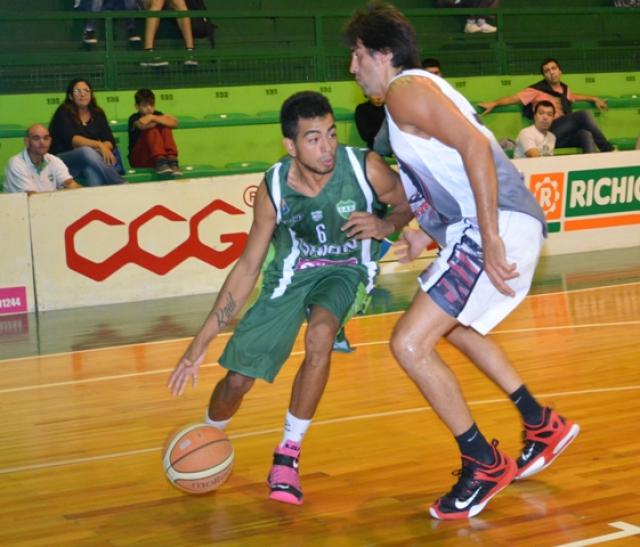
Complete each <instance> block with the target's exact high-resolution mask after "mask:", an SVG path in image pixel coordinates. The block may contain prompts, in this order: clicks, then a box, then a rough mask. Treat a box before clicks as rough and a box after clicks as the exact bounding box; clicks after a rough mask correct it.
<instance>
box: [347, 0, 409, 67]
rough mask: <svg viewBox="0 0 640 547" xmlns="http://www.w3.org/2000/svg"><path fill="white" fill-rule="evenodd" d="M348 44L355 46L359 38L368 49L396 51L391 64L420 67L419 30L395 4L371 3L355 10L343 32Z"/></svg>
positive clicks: (351, 46)
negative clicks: (417, 40) (417, 38)
mask: <svg viewBox="0 0 640 547" xmlns="http://www.w3.org/2000/svg"><path fill="white" fill-rule="evenodd" d="M344 39H345V42H346V44H347V45H348V46H349V47H350V48H353V47H355V46H356V44H357V42H358V40H360V41H361V42H362V45H363V46H364V47H366V48H367V49H369V50H373V51H381V52H388V51H390V52H391V53H393V58H392V60H391V64H392V65H393V66H394V67H400V68H420V55H419V53H418V45H417V42H416V31H415V29H414V28H413V25H412V24H411V23H410V22H409V20H408V19H407V18H406V17H405V16H404V15H403V14H402V13H401V12H400V11H399V10H398V9H397V8H396V7H394V6H392V5H390V4H385V3H383V2H377V1H376V2H370V3H369V4H368V5H367V6H366V7H365V8H363V9H360V10H358V11H356V12H355V13H354V14H353V17H352V18H351V20H350V21H349V22H348V23H347V26H346V27H345V31H344Z"/></svg>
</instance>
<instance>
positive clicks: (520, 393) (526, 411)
mask: <svg viewBox="0 0 640 547" xmlns="http://www.w3.org/2000/svg"><path fill="white" fill-rule="evenodd" d="M509 398H510V399H511V400H512V401H513V404H514V405H516V408H517V409H518V411H519V412H520V414H522V419H523V420H524V423H526V424H532V425H535V424H539V423H540V422H541V421H542V407H541V406H540V404H539V403H538V401H536V400H535V398H534V397H533V395H531V393H530V392H529V390H528V389H527V387H526V386H525V385H524V384H522V385H521V386H520V387H519V388H518V389H516V390H515V391H514V392H513V393H512V394H511V395H509Z"/></svg>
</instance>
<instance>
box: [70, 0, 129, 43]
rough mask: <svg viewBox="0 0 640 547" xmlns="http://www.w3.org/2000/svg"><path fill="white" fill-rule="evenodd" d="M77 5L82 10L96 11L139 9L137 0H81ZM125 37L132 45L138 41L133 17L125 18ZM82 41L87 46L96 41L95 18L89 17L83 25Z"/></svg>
mask: <svg viewBox="0 0 640 547" xmlns="http://www.w3.org/2000/svg"><path fill="white" fill-rule="evenodd" d="M78 7H79V8H80V9H82V10H84V11H91V12H94V13H96V12H98V11H104V10H109V9H112V10H125V11H137V10H138V9H139V6H138V0H81V2H80V3H79V5H78ZM127 37H128V40H129V43H130V44H132V45H134V44H138V43H140V33H139V32H138V31H137V29H136V22H135V21H134V20H133V19H128V20H127ZM82 41H83V42H84V43H85V44H87V45H88V46H93V45H95V44H97V43H98V38H97V36H96V20H95V19H90V20H89V21H87V24H86V25H85V27H84V33H83V35H82Z"/></svg>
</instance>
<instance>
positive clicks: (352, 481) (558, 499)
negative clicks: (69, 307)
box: [0, 275, 640, 546]
mask: <svg viewBox="0 0 640 547" xmlns="http://www.w3.org/2000/svg"><path fill="white" fill-rule="evenodd" d="M598 281H599V277H598V276H597V275H591V276H587V278H583V279H582V282H581V283H580V285H581V286H580V288H577V289H575V290H564V289H561V290H556V291H552V292H546V293H542V294H535V295H532V296H530V297H528V298H527V299H526V300H525V302H524V303H523V304H522V305H521V306H520V307H519V308H518V309H517V310H516V312H514V313H513V314H512V316H510V317H509V318H508V319H507V320H506V321H504V322H503V323H502V324H501V325H499V327H498V328H497V329H496V331H495V332H494V333H493V334H492V336H494V337H495V339H496V340H497V341H499V342H500V343H501V344H502V345H503V347H504V348H505V350H506V351H507V353H508V354H509V355H510V356H511V357H512V359H513V361H514V362H515V363H516V365H517V368H518V369H519V371H520V372H521V373H522V375H523V376H524V378H525V380H526V382H527V384H528V385H529V386H530V388H532V390H533V391H534V392H535V393H536V394H537V395H538V397H539V398H540V399H541V400H542V401H543V402H545V403H547V404H550V405H552V406H554V407H555V408H557V409H558V410H559V411H560V412H561V413H563V414H565V415H567V416H570V417H571V418H572V419H574V420H575V421H577V422H578V423H579V424H580V426H581V428H582V432H581V434H580V436H579V437H578V439H577V440H576V441H575V443H574V444H573V445H572V446H571V447H570V448H569V449H568V450H567V451H566V452H565V453H564V454H563V455H562V456H561V457H560V458H559V459H558V460H557V461H556V462H555V464H554V465H553V466H551V467H550V468H548V469H547V470H545V471H543V472H542V473H540V474H539V475H537V476H536V477H534V478H533V479H531V480H526V481H521V482H518V483H514V484H513V485H511V486H510V487H509V488H507V489H506V490H505V491H504V492H502V493H501V494H500V495H499V496H497V497H496V498H495V499H494V500H492V501H491V502H490V503H489V505H488V506H487V508H486V509H485V511H484V512H482V513H481V514H480V515H479V516H478V517H476V518H473V519H471V520H468V521H461V522H439V521H434V520H432V519H431V518H430V517H429V516H428V514H427V507H428V505H429V504H430V503H431V502H432V501H433V500H434V499H435V498H436V497H437V496H439V495H441V494H442V493H444V492H445V491H447V490H448V489H449V487H450V486H451V485H452V484H453V483H454V482H455V480H456V477H453V476H452V475H451V472H452V471H454V470H455V469H456V468H457V467H458V466H459V460H458V456H457V452H456V448H455V445H454V442H453V440H452V439H451V438H450V436H449V435H448V433H447V432H446V430H445V428H444V427H443V426H442V425H441V424H440V422H439V420H438V419H437V418H436V416H435V415H434V413H433V412H432V411H431V410H430V409H429V408H428V407H427V406H426V404H425V402H424V400H423V399H422V398H421V397H420V396H419V394H418V392H417V390H416V389H415V387H414V386H413V385H412V384H411V383H410V382H409V380H408V379H407V378H406V377H405V376H404V375H403V373H402V372H401V370H400V369H399V367H398V366H397V365H396V364H395V363H394V361H393V359H392V357H391V355H390V352H389V348H388V339H389V335H390V331H391V328H392V327H393V325H394V323H395V322H396V321H397V319H398V317H399V315H400V313H401V312H400V311H394V312H387V313H376V314H373V315H367V316H364V317H358V318H356V319H354V320H352V322H351V323H350V324H349V327H348V335H349V338H350V340H351V342H352V344H354V345H355V346H356V347H357V349H356V351H355V352H354V353H352V354H348V355H344V354H335V357H334V360H333V367H332V373H331V378H330V381H329V385H328V388H327V391H326V393H325V396H324V399H323V401H322V403H321V406H320V409H319V411H318V414H317V417H316V420H315V422H314V424H313V425H312V427H311V429H310V430H309V433H308V434H307V437H306V439H305V442H304V448H303V453H302V459H301V476H302V485H303V489H304V492H305V503H304V505H303V506H301V507H292V506H286V505H282V504H278V503H276V502H272V501H269V500H268V499H267V489H266V485H265V478H266V475H267V472H268V469H269V466H270V459H271V455H272V451H273V448H274V446H275V444H276V443H277V442H278V441H279V439H280V435H281V425H282V419H283V415H284V412H285V410H286V407H287V402H288V393H289V389H290V385H291V381H292V379H293V375H294V373H295V371H296V369H297V366H298V364H299V362H300V359H301V345H300V341H298V343H297V345H296V348H295V351H294V354H293V355H292V356H291V358H290V359H289V361H288V362H287V363H286V365H285V367H284V369H283V372H282V374H281V375H280V376H279V377H278V379H277V380H276V382H275V383H274V384H273V385H269V384H266V383H257V384H256V386H255V388H254V390H253V391H252V392H251V393H250V394H249V395H248V396H247V398H246V399H245V402H244V404H243V407H242V408H241V410H240V412H239V413H238V414H237V416H236V417H235V418H234V420H233V422H232V423H231V425H230V426H229V428H228V433H229V435H230V437H231V439H232V443H233V446H234V449H235V457H236V459H235V467H234V471H233V474H232V476H231V477H230V479H229V480H228V482H227V483H226V484H225V485H223V487H222V488H220V489H219V490H218V491H217V492H215V493H213V494H210V495H205V496H189V495H186V494H183V493H181V492H179V491H178V490H176V489H174V488H173V487H172V486H171V485H170V484H169V483H168V482H167V481H166V480H165V479H164V475H163V470H162V465H161V458H160V452H161V447H162V445H163V443H164V441H165V438H166V436H167V434H168V432H170V431H171V430H173V429H175V428H176V427H178V426H181V425H183V424H187V423H189V422H193V421H199V419H200V418H201V416H202V414H203V412H204V407H205V405H206V402H207V400H208V396H209V393H210V389H211V387H212V386H213V385H214V383H215V382H216V381H217V379H219V378H220V377H221V375H222V374H223V371H222V370H221V369H220V368H219V367H218V366H217V365H216V364H215V359H216V358H217V356H218V354H219V352H220V350H221V348H222V346H223V344H224V342H225V341H226V339H227V338H228V334H225V335H223V336H221V337H220V339H219V340H218V341H216V342H215V343H214V344H213V346H212V348H211V351H210V354H209V358H208V360H207V364H206V366H205V367H204V369H203V371H202V375H201V382H200V385H199V386H198V387H197V388H196V389H192V390H189V391H188V393H187V394H186V395H185V396H183V397H182V398H180V399H174V398H172V397H171V396H170V395H169V393H168V391H167V390H166V388H165V384H166V380H167V377H168V374H169V371H170V370H171V369H172V368H173V365H174V364H175V362H176V360H177V358H178V357H179V355H180V354H181V352H182V351H183V350H184V348H185V346H186V344H187V343H188V339H185V338H179V339H166V340H158V341H152V342H144V343H131V344H127V345H122V346H118V347H103V348H98V349H90V350H79V351H72V352H62V353H57V354H50V355H40V356H27V357H21V358H11V359H5V360H0V370H1V371H2V374H1V375H0V410H1V417H0V438H1V439H2V449H1V450H0V485H1V487H0V508H1V511H0V545H7V546H14V545H15V546H23V545H42V546H54V545H55V546H57V545H61V546H66V545H72V546H76V545H79V546H84V545H87V546H94V545H95V546H120V545H154V546H155V545H161V546H164V545H167V546H169V545H176V546H181V545H187V546H191V545H238V546H244V545H249V546H251V545H273V546H278V545H285V546H289V545H292V546H298V545H311V546H316V545H319V546H325V545H326V546H342V545H345V546H347V545H349V546H351V545H357V546H359V545H442V546H450V545H489V546H493V545H509V546H514V545H515V546H520V545H525V546H528V545H531V546H556V545H567V544H569V545H575V546H578V545H590V544H595V543H588V542H585V541H587V540H593V541H597V542H604V543H603V544H611V545H615V546H621V545H640V535H639V534H640V491H639V487H640V425H639V424H640V279H636V280H632V281H625V282H621V283H612V281H611V279H609V280H608V282H607V284H606V285H601V284H600V283H599V282H598ZM439 350H440V352H441V355H442V356H443V357H444V358H445V360H447V361H448V362H449V363H450V364H451V366H452V367H453V368H454V369H455V372H456V373H457V375H458V377H459V378H460V380H461V383H462V386H463V390H464V392H465V394H466V396H467V398H468V400H469V401H470V405H471V409H472V412H473V414H474V416H475V418H476V420H477V422H478V423H479V425H480V427H481V428H482V429H483V431H484V432H485V434H486V435H487V436H491V437H496V438H498V439H499V440H500V442H501V446H502V447H503V448H504V449H505V450H506V451H508V452H509V453H510V454H512V455H514V456H515V455H516V454H517V453H518V450H519V448H520V442H521V441H520V424H519V421H518V417H517V415H516V412H515V411H514V409H513V408H512V406H511V404H510V403H509V402H508V400H507V399H506V398H505V397H504V396H503V395H502V394H501V393H500V392H499V391H498V390H497V389H496V388H495V387H494V386H493V384H491V383H490V382H489V381H488V380H487V379H486V378H484V377H483V376H482V375H480V374H479V373H478V372H477V371H476V370H475V369H474V368H473V367H472V365H470V364H469V363H468V362H467V361H466V360H465V359H464V358H463V357H462V356H461V355H460V354H458V353H457V352H455V351H454V350H453V349H452V348H451V347H450V346H448V345H447V344H444V343H443V344H442V345H441V347H440V348H439ZM594 538H595V539H594Z"/></svg>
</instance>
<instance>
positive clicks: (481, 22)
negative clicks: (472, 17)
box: [476, 17, 486, 27]
mask: <svg viewBox="0 0 640 547" xmlns="http://www.w3.org/2000/svg"><path fill="white" fill-rule="evenodd" d="M476 23H477V24H478V26H479V27H481V26H482V25H484V24H485V23H486V21H485V20H484V19H483V18H482V17H480V18H479V19H476Z"/></svg>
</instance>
